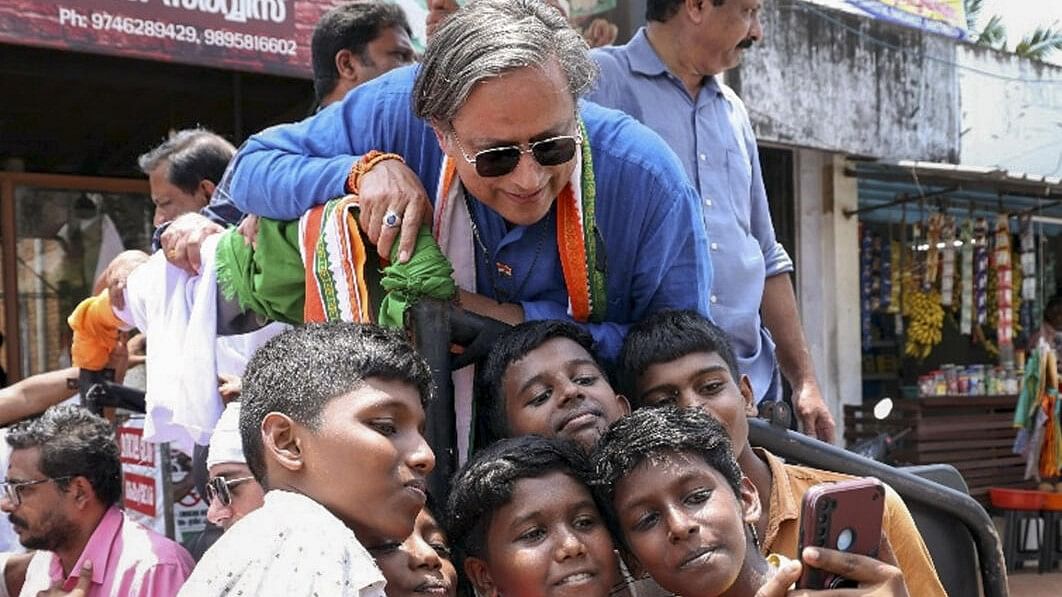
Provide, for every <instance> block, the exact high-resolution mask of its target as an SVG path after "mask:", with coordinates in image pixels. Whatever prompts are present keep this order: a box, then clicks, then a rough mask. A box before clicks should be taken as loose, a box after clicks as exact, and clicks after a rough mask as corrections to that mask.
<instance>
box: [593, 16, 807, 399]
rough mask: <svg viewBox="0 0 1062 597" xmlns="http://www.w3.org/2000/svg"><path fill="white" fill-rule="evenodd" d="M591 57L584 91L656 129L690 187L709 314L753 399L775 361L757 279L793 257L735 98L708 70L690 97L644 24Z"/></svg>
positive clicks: (789, 265) (767, 382)
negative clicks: (707, 272)
mask: <svg viewBox="0 0 1062 597" xmlns="http://www.w3.org/2000/svg"><path fill="white" fill-rule="evenodd" d="M592 55H593V57H594V59H595V60H596V61H597V62H598V64H599V65H600V66H601V76H600V78H599V80H598V84H597V87H596V89H594V91H592V92H591V93H590V94H589V95H588V96H587V99H589V100H591V101H595V102H598V103H600V104H601V105H603V106H607V107H609V108H615V109H617V110H622V111H624V112H626V113H627V114H630V115H631V116H633V117H634V118H636V119H637V120H639V121H640V122H642V123H643V124H645V125H646V126H648V127H649V128H651V129H652V130H653V131H655V132H657V133H658V134H659V135H660V136H661V137H663V138H664V140H665V141H666V142H667V144H668V145H670V146H671V149H672V150H674V151H675V153H676V154H677V155H678V158H679V161H680V162H681V163H682V166H683V168H684V169H685V171H686V174H687V175H688V176H689V179H690V181H691V182H692V183H693V185H694V186H695V187H696V188H697V191H698V194H699V196H700V202H701V205H702V206H703V208H704V209H703V228H704V229H705V230H706V231H707V232H708V234H707V236H708V240H707V242H708V245H707V249H708V252H709V255H710V257H711V260H712V272H713V276H714V278H713V285H712V292H711V294H710V296H709V300H710V302H711V311H712V319H713V320H714V321H715V322H716V323H717V324H718V325H719V326H721V327H722V328H723V329H724V330H726V332H727V333H728V334H729V336H730V341H731V343H732V344H733V347H734V353H735V355H736V356H737V359H738V365H739V367H740V369H741V372H742V373H745V374H746V375H748V376H749V378H750V379H751V381H752V389H753V391H754V392H755V394H756V401H757V402H759V401H760V400H761V399H763V397H764V393H765V392H767V390H768V388H769V387H770V386H771V383H772V381H773V379H774V376H775V367H776V365H775V357H774V341H773V340H772V339H771V335H770V333H769V332H768V331H767V328H766V327H764V326H763V324H762V321H761V320H760V303H761V302H762V300H763V287H764V282H765V280H766V279H767V278H769V277H771V276H776V275H778V274H782V273H786V272H790V271H792V270H793V262H792V260H791V259H790V258H789V255H788V254H787V253H786V251H785V249H783V248H782V245H781V244H779V243H778V242H777V240H776V239H775V235H774V226H773V224H772V223H771V214H770V209H769V207H768V205H767V192H766V190H765V189H764V186H763V175H762V173H761V171H760V160H759V153H758V150H757V148H756V137H755V136H754V135H753V133H752V125H751V124H750V123H749V117H748V113H747V112H746V110H745V105H744V104H743V103H742V102H741V100H740V99H739V98H738V97H737V95H736V94H735V93H734V92H733V90H731V89H730V88H729V87H727V86H726V85H722V84H720V83H719V82H718V81H716V80H715V78H713V77H709V78H707V79H706V80H705V83H704V85H703V86H702V87H701V89H700V91H699V92H698V94H697V97H696V98H695V99H694V98H691V97H690V95H689V93H687V91H686V89H685V87H684V86H683V84H682V81H681V80H680V79H679V78H678V77H676V76H675V75H673V74H671V73H670V72H669V71H668V70H667V67H666V66H665V65H664V63H663V62H662V61H661V60H660V57H659V56H658V55H657V54H656V51H655V50H653V47H652V46H651V45H650V44H649V39H648V37H647V36H646V34H645V29H644V28H643V29H641V30H640V31H638V33H637V34H636V35H635V36H634V39H632V40H631V41H630V43H628V44H627V45H625V46H610V47H605V48H599V49H597V50H594V51H593V52H592ZM698 221H702V220H693V221H691V222H690V223H691V224H692V223H693V222H698ZM771 398H773V397H771Z"/></svg>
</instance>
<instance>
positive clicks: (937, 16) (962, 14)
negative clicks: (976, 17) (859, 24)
mask: <svg viewBox="0 0 1062 597" xmlns="http://www.w3.org/2000/svg"><path fill="white" fill-rule="evenodd" d="M848 3H849V4H851V5H853V6H855V7H857V8H860V9H862V10H864V11H866V12H867V13H869V14H870V15H872V16H874V17H877V18H879V19H883V20H886V21H893V22H895V23H900V24H903V25H907V26H909V27H915V28H918V29H924V30H926V31H930V32H932V33H939V34H941V35H947V36H949V37H954V38H957V39H965V38H966V37H967V32H966V10H965V8H964V6H963V0H848Z"/></svg>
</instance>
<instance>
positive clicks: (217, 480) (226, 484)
mask: <svg viewBox="0 0 1062 597" xmlns="http://www.w3.org/2000/svg"><path fill="white" fill-rule="evenodd" d="M252 480H254V477H240V478H238V479H226V478H225V477H214V478H213V479H211V480H210V481H207V486H206V489H207V503H208V504H209V503H210V502H213V501H214V499H215V498H217V499H218V500H220V501H221V505H222V506H225V507H226V508H228V507H229V506H231V505H232V490H231V488H232V487H235V486H236V485H239V484H240V483H243V482H244V481H252Z"/></svg>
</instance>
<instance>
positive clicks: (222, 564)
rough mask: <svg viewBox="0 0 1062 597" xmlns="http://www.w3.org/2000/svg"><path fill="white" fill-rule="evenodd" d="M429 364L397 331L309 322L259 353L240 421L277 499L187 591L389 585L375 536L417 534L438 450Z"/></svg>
mask: <svg viewBox="0 0 1062 597" xmlns="http://www.w3.org/2000/svg"><path fill="white" fill-rule="evenodd" d="M431 394H432V386H431V376H430V373H429V370H428V367H427V365H426V364H425V363H424V361H423V360H422V359H421V358H420V357H418V356H417V355H416V353H415V352H414V350H413V347H412V346H410V344H409V343H408V342H407V341H406V340H405V339H403V338H402V337H401V336H400V335H398V334H397V333H396V332H393V331H389V330H385V329H383V328H380V327H378V326H374V325H362V324H350V323H327V324H309V325H306V326H303V327H300V328H296V329H294V330H291V331H289V332H285V333H284V334H281V335H279V336H276V337H275V338H273V339H272V340H270V341H269V342H267V343H266V344H265V345H264V346H263V347H262V348H261V349H259V350H258V352H257V353H255V355H254V357H253V358H252V359H251V361H250V363H249V364H248V365H247V371H246V373H245V375H244V378H243V395H242V399H241V400H242V408H241V412H240V432H241V436H242V438H243V449H244V453H245V455H246V457H247V465H248V467H250V469H251V472H252V473H253V474H254V476H255V478H256V479H258V481H259V482H260V483H261V484H262V486H263V487H264V488H266V490H267V493H266V495H265V504H264V505H263V506H262V507H261V508H259V509H258V510H255V511H254V512H251V513H250V514H248V515H247V516H245V517H244V518H243V519H242V520H240V521H239V522H238V523H236V524H235V525H233V526H232V528H231V529H229V530H228V532H226V533H225V534H224V535H223V536H222V538H221V539H220V540H219V541H218V542H217V543H215V544H214V546H213V547H211V549H210V550H209V551H207V553H206V554H205V555H204V556H203V559H202V560H201V561H200V562H199V566H198V567H197V568H196V569H195V572H194V573H193V574H192V577H191V578H190V579H189V580H188V583H187V584H186V585H185V588H184V590H183V591H182V594H183V595H189V596H195V597H209V596H211V595H227V594H237V593H241V592H242V594H244V595H286V596H290V595H296V596H302V595H305V596H307V597H308V596H310V595H315V594H321V595H342V596H351V597H362V596H368V595H373V596H382V595H384V590H383V587H384V582H385V581H384V577H383V575H382V574H381V573H380V570H379V569H378V568H377V567H376V565H375V563H374V562H373V559H372V557H371V556H370V555H369V553H368V552H367V551H366V549H365V548H364V547H363V545H377V544H379V543H381V542H383V541H386V540H388V538H390V537H406V536H408V535H409V534H410V533H411V532H412V531H413V528H414V520H415V519H416V517H417V514H418V512H420V511H421V509H422V508H423V507H424V504H425V501H426V493H425V477H426V476H427V474H428V473H429V472H431V470H432V468H433V467H434V465H435V456H434V454H433V453H432V451H431V448H429V447H428V444H427V442H425V440H424V437H423V436H422V430H423V428H424V408H423V405H424V402H426V401H427V400H428V399H429V398H430V396H431Z"/></svg>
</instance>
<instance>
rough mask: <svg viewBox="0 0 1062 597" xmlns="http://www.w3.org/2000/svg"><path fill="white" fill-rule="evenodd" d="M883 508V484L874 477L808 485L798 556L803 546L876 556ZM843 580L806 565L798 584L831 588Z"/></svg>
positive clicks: (804, 587) (801, 519)
mask: <svg viewBox="0 0 1062 597" xmlns="http://www.w3.org/2000/svg"><path fill="white" fill-rule="evenodd" d="M884 512H885V486H884V485H883V484H882V483H881V481H879V480H877V479H875V478H873V477H864V478H861V479H852V480H848V481H839V482H837V483H823V484H821V485H816V486H814V487H812V488H810V489H808V491H807V493H805V494H804V503H803V508H802V509H801V513H800V539H799V543H798V552H797V553H798V556H799V554H800V553H802V552H803V551H804V548H805V547H824V548H827V549H835V550H838V551H844V552H848V553H856V554H859V555H864V556H870V557H872V558H876V557H877V556H878V547H879V546H880V545H881V518H882V515H883V514H884ZM844 580H845V579H843V578H841V577H838V576H837V575H835V574H832V573H829V572H826V571H823V570H819V569H816V568H811V567H808V566H805V567H804V572H803V574H801V576H800V580H798V581H797V588H800V589H827V588H834V587H837V586H840V583H842V582H843V581H844Z"/></svg>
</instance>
